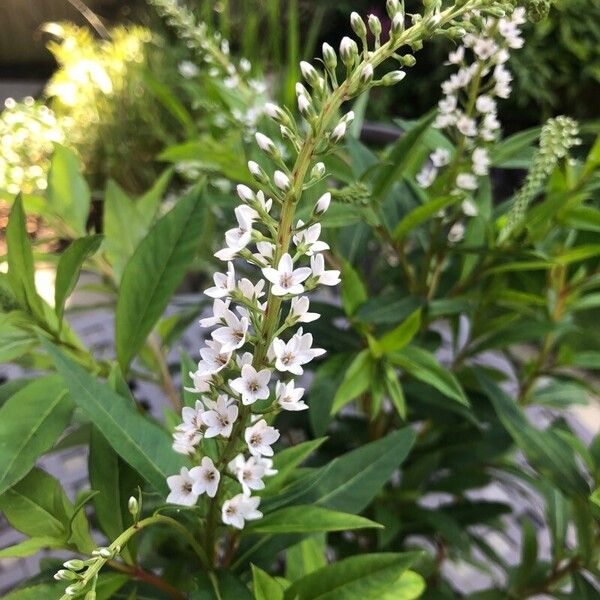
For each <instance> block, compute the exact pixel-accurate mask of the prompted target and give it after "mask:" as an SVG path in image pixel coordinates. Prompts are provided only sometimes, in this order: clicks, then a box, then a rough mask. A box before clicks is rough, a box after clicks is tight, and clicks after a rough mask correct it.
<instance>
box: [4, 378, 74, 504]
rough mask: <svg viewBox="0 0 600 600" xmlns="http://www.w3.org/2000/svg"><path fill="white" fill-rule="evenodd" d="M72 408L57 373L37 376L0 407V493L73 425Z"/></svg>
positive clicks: (24, 473)
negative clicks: (71, 422) (71, 420)
mask: <svg viewBox="0 0 600 600" xmlns="http://www.w3.org/2000/svg"><path fill="white" fill-rule="evenodd" d="M72 409H73V402H72V400H71V399H70V398H69V397H68V396H67V389H66V386H65V384H64V382H63V381H62V378H61V377H57V376H50V377H42V378H40V379H35V380H34V381H32V382H31V383H29V384H27V385H26V386H25V387H24V388H22V389H21V390H19V391H17V392H16V393H15V394H14V395H13V396H12V397H11V398H9V400H7V401H6V403H5V404H4V405H3V406H2V408H0V494H2V493H3V492H4V491H5V490H7V489H8V488H9V487H11V486H13V485H14V484H15V483H16V482H17V481H19V480H20V479H21V478H22V477H24V476H25V475H26V474H27V473H28V472H29V470H30V469H31V468H32V467H33V466H34V465H35V462H36V460H37V459H38V457H39V456H41V455H42V454H44V452H46V451H47V450H49V449H50V448H51V447H52V445H53V444H54V442H55V441H56V440H57V439H58V437H59V436H60V435H61V433H62V432H63V431H64V429H65V428H66V426H67V425H68V424H69V421H70V418H71V412H72Z"/></svg>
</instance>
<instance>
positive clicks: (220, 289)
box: [204, 263, 235, 298]
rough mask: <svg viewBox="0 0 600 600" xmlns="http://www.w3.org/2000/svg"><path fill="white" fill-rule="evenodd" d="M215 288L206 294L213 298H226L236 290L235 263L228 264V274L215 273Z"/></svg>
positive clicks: (209, 289) (206, 291)
mask: <svg viewBox="0 0 600 600" xmlns="http://www.w3.org/2000/svg"><path fill="white" fill-rule="evenodd" d="M213 279H214V282H215V285H214V287H211V288H208V289H207V290H205V292H204V293H205V294H206V295H207V296H209V297H211V298H225V297H226V296H229V294H230V292H232V291H233V290H234V289H235V269H234V268H233V263H227V274H225V273H215V274H214V276H213Z"/></svg>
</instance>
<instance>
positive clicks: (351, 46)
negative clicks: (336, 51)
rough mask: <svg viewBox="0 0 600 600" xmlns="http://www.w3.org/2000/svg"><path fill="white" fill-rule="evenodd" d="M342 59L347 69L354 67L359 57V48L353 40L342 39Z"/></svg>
mask: <svg viewBox="0 0 600 600" xmlns="http://www.w3.org/2000/svg"><path fill="white" fill-rule="evenodd" d="M340 57H341V58H342V62H343V63H344V64H345V65H346V66H347V67H349V68H350V67H352V66H354V63H355V62H356V58H357V57H358V46H357V45H356V42H355V41H354V40H353V39H351V38H349V37H344V38H342V41H341V42H340Z"/></svg>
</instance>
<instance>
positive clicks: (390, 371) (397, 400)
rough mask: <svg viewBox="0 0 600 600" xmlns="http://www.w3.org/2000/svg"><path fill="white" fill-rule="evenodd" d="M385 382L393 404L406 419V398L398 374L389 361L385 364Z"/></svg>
mask: <svg viewBox="0 0 600 600" xmlns="http://www.w3.org/2000/svg"><path fill="white" fill-rule="evenodd" d="M383 374H384V383H385V389H386V390H387V393H388V396H389V397H390V400H391V401H392V404H393V405H394V406H395V407H396V410H397V411H398V414H399V415H400V418H401V419H403V420H404V419H406V398H405V397H404V392H403V391H402V386H401V385H400V382H399V381H398V375H397V373H396V371H395V370H394V368H393V367H392V366H391V365H390V364H389V363H387V362H386V363H384V365H383Z"/></svg>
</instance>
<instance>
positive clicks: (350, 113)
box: [340, 110, 355, 125]
mask: <svg viewBox="0 0 600 600" xmlns="http://www.w3.org/2000/svg"><path fill="white" fill-rule="evenodd" d="M354 117H355V115H354V111H353V110H349V111H348V112H347V113H346V114H345V115H344V116H343V117H342V118H341V119H340V122H341V123H346V125H350V123H352V121H354Z"/></svg>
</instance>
